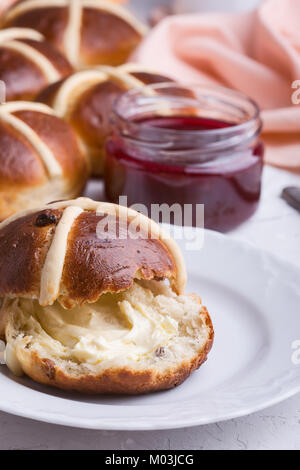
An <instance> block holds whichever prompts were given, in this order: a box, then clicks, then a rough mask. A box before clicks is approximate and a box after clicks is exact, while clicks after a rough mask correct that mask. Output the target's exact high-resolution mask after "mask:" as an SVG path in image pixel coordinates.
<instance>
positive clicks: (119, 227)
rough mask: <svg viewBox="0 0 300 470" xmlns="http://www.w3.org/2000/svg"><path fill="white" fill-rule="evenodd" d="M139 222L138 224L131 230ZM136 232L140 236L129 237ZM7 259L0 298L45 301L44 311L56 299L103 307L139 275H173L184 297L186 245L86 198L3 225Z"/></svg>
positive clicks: (0, 248)
mask: <svg viewBox="0 0 300 470" xmlns="http://www.w3.org/2000/svg"><path fill="white" fill-rule="evenodd" d="M132 220H134V221H135V222H138V225H135V226H131V227H130V222H131V221H132ZM101 222H103V226H102V225H101ZM99 223H100V225H99ZM124 224H125V225H124ZM105 227H108V229H106V228H105ZM136 227H138V228H139V229H141V232H140V233H139V234H138V236H137V237H130V236H128V234H130V233H131V231H132V230H133V229H134V230H135V231H136ZM107 230H108V233H107ZM150 230H151V232H150ZM112 231H113V232H112ZM115 233H116V236H114V234H115ZM134 233H135V232H134ZM148 233H151V234H153V236H152V237H148ZM0 259H1V263H0V297H5V296H9V297H24V298H33V299H39V301H40V304H41V305H43V306H46V305H52V304H53V302H55V301H56V300H58V301H59V302H60V303H61V304H62V305H64V307H66V308H72V307H73V306H75V305H76V304H82V303H84V302H96V301H97V299H98V298H99V297H100V295H102V294H103V293H106V292H120V291H122V290H126V289H129V288H130V287H131V286H132V284H133V281H134V279H135V278H138V279H147V280H149V279H154V278H159V279H161V278H167V279H170V281H171V283H172V284H173V286H174V289H175V290H176V291H177V292H183V291H184V287H185V282H186V273H185V266H184V261H183V258H182V255H181V253H180V251H179V248H178V247H177V244H176V243H175V242H174V241H173V240H172V239H171V238H170V236H168V235H166V234H165V233H164V232H163V231H162V230H161V229H160V227H159V226H158V225H157V224H155V223H154V222H153V221H151V220H150V219H148V218H147V217H145V216H142V215H140V214H138V213H137V212H135V211H133V210H131V209H127V208H124V207H121V206H117V205H114V204H110V203H100V202H94V201H92V200H90V199H87V198H79V199H76V200H74V201H62V202H58V203H52V204H48V205H46V206H44V208H41V209H39V210H38V211H34V210H33V211H27V212H25V213H19V214H16V215H15V216H13V217H11V218H10V219H7V220H5V221H4V222H2V224H0Z"/></svg>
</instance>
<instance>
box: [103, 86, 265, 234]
mask: <svg viewBox="0 0 300 470" xmlns="http://www.w3.org/2000/svg"><path fill="white" fill-rule="evenodd" d="M111 124H112V127H111V133H110V136H109V138H108V140H107V142H106V162H105V186H106V195H107V197H108V199H109V200H110V201H112V202H116V203H118V202H119V197H120V196H127V203H128V205H133V204H137V203H138V204H144V205H145V206H146V207H147V208H148V211H149V212H148V213H149V214H150V215H151V204H168V205H169V206H172V205H173V204H180V206H181V207H182V208H183V209H184V207H185V205H193V206H195V205H197V204H204V214H205V227H206V228H209V229H213V230H218V231H222V232H225V231H228V230H231V229H233V228H235V227H237V226H238V225H239V224H241V223H242V222H244V221H245V220H246V219H248V218H249V217H250V216H251V215H252V214H253V213H254V211H255V210H256V208H257V205H258V202H259V199H260V193H261V177H262V168H263V144H262V142H261V140H260V131H261V126H262V123H261V119H260V114H259V109H258V107H257V105H256V104H255V103H254V102H253V101H252V100H251V99H249V98H248V97H247V96H245V95H243V94H240V93H237V92H234V91H231V90H227V89H223V88H218V87H203V86H193V87H190V86H189V87H186V86H182V85H179V84H175V83H174V84H173V83H172V84H170V83H165V84H159V85H148V86H145V87H144V88H142V89H140V90H131V91H129V92H127V93H124V94H123V95H121V96H120V97H119V98H118V100H117V101H116V103H115V106H114V110H113V113H112V119H111ZM195 224H196V223H195V221H194V218H193V219H192V222H191V223H190V225H195Z"/></svg>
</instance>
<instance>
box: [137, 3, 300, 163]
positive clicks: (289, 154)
mask: <svg viewBox="0 0 300 470" xmlns="http://www.w3.org/2000/svg"><path fill="white" fill-rule="evenodd" d="M134 59H135V60H136V61H138V62H139V63H142V64H144V65H147V66H150V67H152V68H156V69H158V70H159V71H160V72H163V73H165V74H167V75H169V76H171V77H172V78H175V79H177V80H180V81H183V82H196V83H203V84H215V85H222V86H225V87H228V88H232V89H235V90H238V91H241V92H244V93H246V94H247V95H249V96H251V97H252V98H253V99H254V100H256V101H257V102H258V104H259V105H260V107H261V109H262V117H263V121H264V129H263V137H264V141H265V143H266V147H267V151H266V161H267V162H268V163H270V164H273V165H277V166H282V167H286V168H289V169H293V170H300V104H299V105H295V104H292V94H293V93H295V92H296V91H297V90H295V89H293V88H292V83H293V82H294V81H295V80H300V0H267V1H265V2H264V3H263V4H262V6H261V7H260V8H259V9H258V10H256V11H252V12H250V13H242V14H240V13H239V14H226V13H222V14H214V13H210V14H193V15H182V16H181V15H180V16H173V17H168V18H167V19H166V20H164V21H163V22H162V23H160V24H159V25H158V26H157V27H156V28H155V29H154V30H152V32H151V33H150V34H149V36H148V37H147V38H146V39H145V40H144V42H143V43H142V45H141V47H140V48H139V49H138V51H137V53H136V56H135V57H134ZM298 96H299V98H300V92H299V93H298Z"/></svg>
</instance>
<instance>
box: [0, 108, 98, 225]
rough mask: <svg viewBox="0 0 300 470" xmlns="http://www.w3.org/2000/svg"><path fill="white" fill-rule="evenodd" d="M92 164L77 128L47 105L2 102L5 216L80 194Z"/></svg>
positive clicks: (0, 182) (0, 186)
mask: <svg viewBox="0 0 300 470" xmlns="http://www.w3.org/2000/svg"><path fill="white" fill-rule="evenodd" d="M88 173H89V165H88V162H87V159H86V157H85V155H84V154H83V153H82V151H81V149H80V145H79V142H78V139H77V137H76V135H75V133H74V131H73V130H72V128H71V127H70V126H69V125H68V124H67V123H66V122H64V121H63V120H62V119H60V118H58V117H57V116H56V115H55V114H54V112H53V110H51V109H50V108H49V107H48V106H45V105H42V104H39V103H30V102H23V101H16V102H11V103H6V104H3V105H1V108H0V220H4V219H5V218H7V217H9V216H11V215H12V214H14V213H15V212H17V211H20V210H24V209H28V208H34V207H37V206H40V205H41V204H44V203H47V202H48V201H51V200H53V199H61V198H70V197H76V196H78V195H79V194H80V192H81V191H82V189H83V187H84V186H85V183H86V180H87V177H88Z"/></svg>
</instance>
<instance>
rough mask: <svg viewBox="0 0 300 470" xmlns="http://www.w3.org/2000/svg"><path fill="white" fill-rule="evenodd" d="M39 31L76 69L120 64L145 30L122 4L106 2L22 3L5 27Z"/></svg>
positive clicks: (12, 11) (6, 18)
mask: <svg viewBox="0 0 300 470" xmlns="http://www.w3.org/2000/svg"><path fill="white" fill-rule="evenodd" d="M11 26H18V27H25V28H32V29H35V30H37V31H39V32H40V33H41V34H43V35H44V36H45V38H46V39H47V40H48V41H49V42H51V43H52V44H53V45H54V46H56V47H57V48H58V49H60V51H61V52H62V53H63V54H65V56H66V57H67V58H68V59H69V61H70V62H71V63H72V64H73V66H74V67H75V68H82V67H86V66H91V65H99V64H109V65H120V64H122V63H124V62H126V60H127V59H128V57H129V55H130V54H131V52H132V51H133V50H134V49H135V47H136V46H137V45H138V44H139V43H140V41H141V39H142V37H143V35H144V33H145V32H146V28H145V26H144V25H143V24H141V23H140V22H139V21H138V20H137V19H136V18H134V16H133V15H132V14H131V13H129V11H127V10H126V9H124V8H123V7H121V6H120V5H117V4H115V3H114V2H111V1H103V0H23V2H21V3H20V4H17V5H15V6H13V7H12V8H11V9H10V10H9V11H8V12H7V14H6V15H5V16H4V19H3V21H2V27H11Z"/></svg>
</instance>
